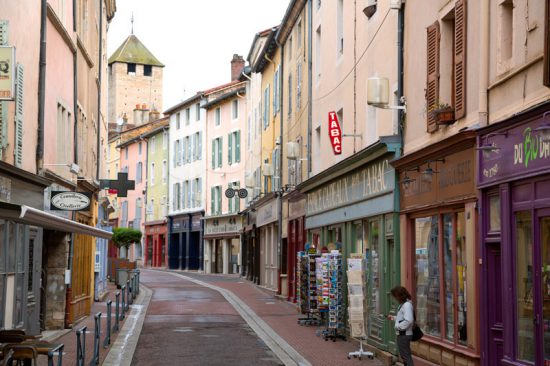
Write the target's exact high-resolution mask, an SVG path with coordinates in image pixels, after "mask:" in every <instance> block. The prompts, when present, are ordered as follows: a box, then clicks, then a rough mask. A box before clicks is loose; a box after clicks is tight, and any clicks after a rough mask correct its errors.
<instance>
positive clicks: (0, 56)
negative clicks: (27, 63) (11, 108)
mask: <svg viewBox="0 0 550 366" xmlns="http://www.w3.org/2000/svg"><path fill="white" fill-rule="evenodd" d="M14 97H15V47H8V46H0V100H13V99H14Z"/></svg>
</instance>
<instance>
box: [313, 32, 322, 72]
mask: <svg viewBox="0 0 550 366" xmlns="http://www.w3.org/2000/svg"><path fill="white" fill-rule="evenodd" d="M321 40H322V38H321V26H319V28H317V31H316V32H315V61H316V65H315V71H316V74H317V81H320V80H321Z"/></svg>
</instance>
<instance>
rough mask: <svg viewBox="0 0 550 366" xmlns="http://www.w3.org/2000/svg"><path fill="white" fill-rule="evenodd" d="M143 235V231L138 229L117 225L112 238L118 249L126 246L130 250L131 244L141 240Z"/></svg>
mask: <svg viewBox="0 0 550 366" xmlns="http://www.w3.org/2000/svg"><path fill="white" fill-rule="evenodd" d="M142 235H143V234H142V233H141V231H139V230H136V229H132V228H128V227H117V228H114V229H113V237H112V239H111V240H112V241H113V243H114V244H115V245H116V247H117V248H118V249H121V248H125V249H126V250H128V247H129V246H130V245H132V244H134V243H138V242H139V241H141V236H142Z"/></svg>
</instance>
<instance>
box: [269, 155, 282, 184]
mask: <svg viewBox="0 0 550 366" xmlns="http://www.w3.org/2000/svg"><path fill="white" fill-rule="evenodd" d="M271 161H272V162H273V177H271V190H272V191H276V190H278V189H279V188H280V187H279V183H280V180H281V172H280V169H279V147H277V148H275V149H273V151H272V153H271Z"/></svg>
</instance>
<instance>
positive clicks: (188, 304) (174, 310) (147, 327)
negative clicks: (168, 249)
mask: <svg viewBox="0 0 550 366" xmlns="http://www.w3.org/2000/svg"><path fill="white" fill-rule="evenodd" d="M141 273H142V274H141V281H142V283H143V284H144V285H145V286H147V287H149V288H150V289H151V290H152V291H153V297H152V299H151V303H150V304H149V309H148V310H147V315H146V317H145V322H144V324H143V329H142V331H141V335H140V337H139V341H138V345H137V348H136V352H135V354H134V358H133V360H132V365H135V366H145V365H147V366H148V365H209V366H210V365H239V366H240V365H243V366H244V365H258V366H264V365H265V366H267V365H281V362H280V360H279V359H278V358H277V357H276V356H275V355H274V354H273V353H272V352H271V350H270V349H269V348H268V347H267V346H266V345H265V343H264V342H263V341H262V340H261V339H259V338H258V337H257V336H256V334H255V333H254V332H253V331H252V330H251V329H250V327H248V325H247V324H246V322H245V321H244V320H243V319H242V318H241V316H240V315H238V313H237V312H236V311H235V309H234V308H233V307H232V306H231V305H230V304H229V303H228V302H227V301H226V300H225V298H224V297H223V296H222V295H220V294H219V293H218V292H217V291H215V290H212V289H209V288H206V287H203V286H200V285H197V284H195V283H193V282H190V281H187V280H185V279H182V278H179V277H176V276H173V275H171V274H169V273H163V272H155V271H147V270H143V271H142V272H141Z"/></svg>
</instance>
